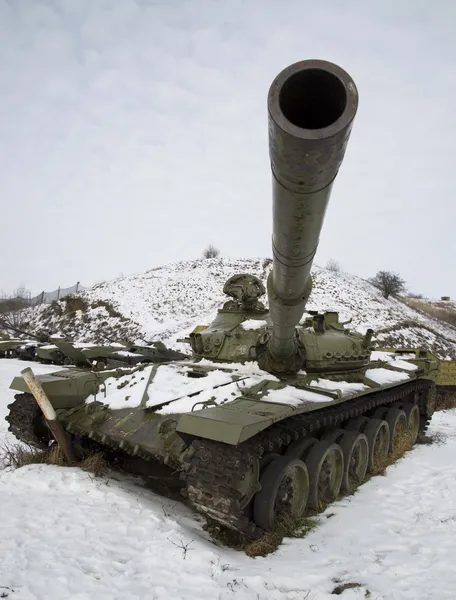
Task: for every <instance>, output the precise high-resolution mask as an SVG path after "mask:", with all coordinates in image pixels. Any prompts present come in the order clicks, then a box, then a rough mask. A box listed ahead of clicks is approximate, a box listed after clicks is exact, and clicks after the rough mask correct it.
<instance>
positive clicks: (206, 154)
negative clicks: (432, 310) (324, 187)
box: [0, 0, 456, 297]
mask: <svg viewBox="0 0 456 600" xmlns="http://www.w3.org/2000/svg"><path fill="white" fill-rule="evenodd" d="M455 22H456V3H454V2H451V1H450V0H448V1H447V2H446V1H443V0H440V1H438V0H434V2H433V3H430V2H428V1H427V0H382V1H381V2H373V1H372V2H368V1H366V0H359V1H358V2H356V1H353V0H352V1H349V0H340V1H338V0H328V1H326V2H323V1H320V2H315V1H312V2H310V1H308V0H281V1H280V2H279V1H278V0H219V1H215V0H187V1H183V0H136V1H133V0H0V114H1V119H0V202H1V207H2V210H1V213H0V214H1V217H2V219H1V229H0V231H1V235H0V275H1V277H0V290H1V289H3V290H5V291H12V289H13V288H15V287H17V285H19V284H20V283H24V284H25V285H26V286H27V287H28V288H29V289H30V290H31V291H32V293H38V292H39V291H41V290H42V289H46V290H50V289H54V288H56V287H57V286H58V285H61V286H63V287H65V286H69V285H71V284H73V283H75V282H76V281H77V280H80V281H81V282H82V283H83V284H84V285H90V284H92V283H95V282H96V281H101V280H104V279H109V278H112V277H116V276H117V275H119V274H120V273H121V272H123V273H124V274H127V273H131V272H137V271H144V270H147V269H149V268H152V267H154V266H158V265H161V264H165V263H167V262H170V261H175V260H183V259H190V258H197V257H199V256H200V255H201V252H202V250H203V249H204V247H205V246H206V245H207V244H208V243H213V244H215V245H216V246H218V247H219V248H220V249H221V251H222V255H225V256H270V255H271V242H270V237H271V205H272V203H271V183H270V168H269V160H268V143H267V112H266V97H267V92H268V88H269V85H270V83H271V81H272V79H273V78H274V77H275V75H276V74H277V73H278V72H279V71H280V70H281V69H283V68H284V67H285V66H287V65H288V64H290V63H292V62H295V61H297V60H302V59H306V58H323V59H326V60H332V61H334V62H336V63H338V64H340V65H341V66H342V67H343V68H345V69H346V70H347V71H348V72H349V73H350V74H351V75H352V77H353V78H354V80H355V82H356V84H357V86H358V90H359V94H360V106H359V111H358V115H357V118H356V121H355V125H354V129H353V132H352V136H351V140H350V143H349V146H348V150H347V154H346V158H345V161H344V164H343V165H342V168H341V171H340V173H339V177H338V180H337V182H336V184H335V186H334V189H333V194H332V198H331V201H330V205H329V209H328V212H327V218H326V222H325V225H324V230H323V233H322V236H321V243H320V248H319V251H318V254H317V258H316V263H317V264H320V265H322V266H324V265H325V263H326V261H327V260H328V259H329V258H331V257H332V258H335V259H337V260H338V261H339V262H340V263H341V265H342V267H343V269H344V270H346V271H348V272H352V273H356V274H358V275H361V276H364V277H368V276H370V275H373V274H374V273H375V272H376V271H377V270H378V269H388V270H394V271H397V272H399V273H400V274H401V275H402V276H403V277H404V278H405V279H406V281H407V283H408V285H409V287H410V289H411V290H412V291H415V292H422V293H425V294H427V295H431V296H440V295H444V294H450V295H452V296H453V297H454V296H456V277H455V276H454V272H455V260H456V259H455V256H456V241H455V239H456V208H455V206H456V202H455V200H456V198H455V187H456V186H455V184H454V177H455V165H456V155H455V149H454V148H455V139H456V119H455V98H456V69H455V59H456V35H455V32H454V27H455V25H454V24H455Z"/></svg>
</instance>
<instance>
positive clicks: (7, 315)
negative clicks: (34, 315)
mask: <svg viewBox="0 0 456 600" xmlns="http://www.w3.org/2000/svg"><path fill="white" fill-rule="evenodd" d="M30 303H31V298H30V292H29V291H28V290H27V289H26V287H25V286H24V285H20V286H19V287H18V288H17V290H16V291H15V292H14V293H13V294H11V295H7V294H4V293H2V294H1V296H0V327H1V328H3V329H5V330H11V331H13V332H14V331H15V330H16V329H22V328H23V327H26V326H27V324H28V318H27V309H28V308H29V307H30Z"/></svg>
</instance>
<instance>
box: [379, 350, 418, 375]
mask: <svg viewBox="0 0 456 600" xmlns="http://www.w3.org/2000/svg"><path fill="white" fill-rule="evenodd" d="M399 357H400V358H399ZM415 358H416V356H415V355H414V354H412V353H407V354H396V353H395V352H384V351H383V352H382V351H379V350H374V352H372V353H371V360H372V361H376V360H378V361H383V362H387V363H389V364H390V365H391V366H393V367H397V368H398V369H404V370H405V371H415V370H416V369H418V367H417V365H414V364H413V363H410V362H407V360H405V359H411V360H413V359H415Z"/></svg>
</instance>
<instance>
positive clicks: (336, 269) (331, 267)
mask: <svg viewBox="0 0 456 600" xmlns="http://www.w3.org/2000/svg"><path fill="white" fill-rule="evenodd" d="M326 268H327V270H328V271H332V272H333V273H340V264H339V263H338V262H337V260H334V258H330V259H329V260H328V262H327V263H326Z"/></svg>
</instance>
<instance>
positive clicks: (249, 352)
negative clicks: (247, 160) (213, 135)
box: [187, 60, 372, 376]
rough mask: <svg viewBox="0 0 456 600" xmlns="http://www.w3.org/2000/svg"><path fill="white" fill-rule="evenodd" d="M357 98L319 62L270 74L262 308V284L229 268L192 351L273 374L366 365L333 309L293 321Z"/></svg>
mask: <svg viewBox="0 0 456 600" xmlns="http://www.w3.org/2000/svg"><path fill="white" fill-rule="evenodd" d="M357 107H358V93H357V90H356V86H355V84H354V82H353V80H352V79H351V77H350V76H349V75H348V73H346V72H345V71H344V70H343V69H341V68H340V67H338V66H337V65H334V64H332V63H329V62H326V61H322V60H306V61H301V62H298V63H295V64H293V65H291V66H289V67H287V68H286V69H284V70H283V71H282V72H281V73H280V74H279V75H278V76H277V77H276V78H275V80H274V81H273V83H272V85H271V87H270V89H269V94H268V111H269V155H270V160H271V170H272V185H273V233H272V252H273V260H272V271H271V272H270V274H269V277H268V280H267V295H268V300H269V312H268V310H267V309H266V308H265V306H264V305H263V304H262V303H261V301H260V297H261V296H262V295H264V294H265V291H266V290H265V287H264V285H263V283H262V282H261V281H260V280H259V279H258V278H257V277H255V276H253V275H246V274H241V275H234V276H233V277H231V278H230V279H229V280H228V281H227V282H226V284H225V287H224V292H225V293H226V294H227V295H228V296H230V297H231V298H232V300H229V301H228V302H226V303H225V304H224V305H223V307H222V308H221V309H220V310H219V311H218V314H217V317H216V318H215V320H214V321H213V322H212V323H211V324H210V325H209V326H206V327H204V326H198V327H197V328H196V329H195V330H194V331H193V332H192V333H191V334H190V336H189V338H188V340H187V341H188V342H189V343H190V344H191V346H192V349H193V352H194V355H195V356H198V357H201V358H208V359H211V360H217V361H221V362H222V361H225V362H232V361H244V362H245V361H249V360H257V361H258V364H259V366H260V367H261V368H262V369H263V370H265V371H268V372H270V373H274V374H276V375H282V376H289V375H293V374H295V373H297V372H298V371H299V370H301V369H306V370H309V371H326V372H328V371H329V372H330V371H340V370H353V369H357V368H362V367H363V366H365V365H366V364H368V362H369V356H370V339H371V337H372V332H371V331H369V332H368V334H367V335H366V336H365V337H363V336H362V335H360V334H357V333H351V332H349V331H346V330H345V329H344V327H343V324H342V323H339V320H338V315H337V313H334V312H331V313H326V314H325V315H323V314H320V315H319V314H314V315H312V316H311V318H306V319H305V321H304V323H302V324H301V325H300V321H301V319H302V317H303V314H304V310H305V306H306V302H307V300H308V298H309V295H310V291H311V288H312V281H311V277H310V270H311V267H312V263H313V259H314V256H315V253H316V251H317V247H318V241H319V237H320V232H321V228H322V225H323V220H324V216H325V212H326V207H327V205H328V202H329V197H330V194H331V190H332V186H333V183H334V180H335V178H336V176H337V173H338V171H339V167H340V165H341V163H342V160H343V158H344V154H345V149H346V146H347V142H348V139H349V136H350V132H351V128H352V124H353V119H354V117H355V114H356V110H357Z"/></svg>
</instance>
